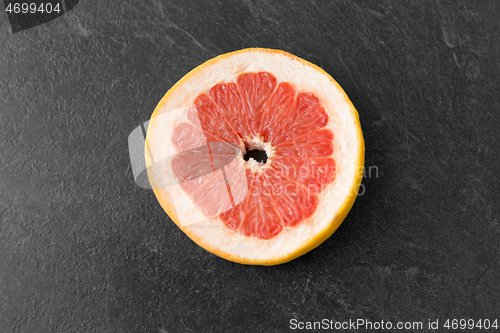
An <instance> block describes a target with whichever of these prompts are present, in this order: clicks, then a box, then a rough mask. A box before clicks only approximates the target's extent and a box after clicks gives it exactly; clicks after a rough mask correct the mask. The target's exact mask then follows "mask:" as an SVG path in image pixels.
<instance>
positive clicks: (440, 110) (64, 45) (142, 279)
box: [0, 0, 500, 333]
mask: <svg viewBox="0 0 500 333" xmlns="http://www.w3.org/2000/svg"><path fill="white" fill-rule="evenodd" d="M0 6H3V5H0ZM499 17H500V6H499V2H498V1H403V2H402V1H368V2H366V1H276V2H271V1H258V0H248V1H241V2H238V1H214V2H209V1H192V0H191V1H189V0H187V1H160V0H155V1H153V0H147V1H132V2H129V1H125V2H123V1H113V2H111V1H103V0H99V1H80V3H79V4H78V5H77V6H76V7H75V8H74V9H73V10H72V11H71V12H69V13H68V14H67V15H65V16H63V17H60V18H58V19H56V20H54V21H51V22H49V23H47V24H45V25H42V26H39V27H36V28H33V29H30V30H26V31H22V32H19V33H16V34H13V33H12V32H11V30H10V27H9V25H8V22H7V21H6V15H5V13H4V12H2V13H1V14H0V19H1V21H0V22H1V23H0V253H1V255H0V332H5V333H9V332H23V333H24V332H105V333H107V332H120V333H123V332H158V333H165V332H168V333H171V332H287V331H289V330H290V328H289V327H290V319H292V318H296V319H298V320H300V321H314V320H322V319H323V318H327V319H333V320H339V321H340V320H349V319H353V320H355V319H358V318H364V319H368V320H371V321H381V320H384V321H393V322H396V321H423V322H424V323H427V321H428V319H440V322H442V321H443V320H445V319H447V318H467V319H468V318H473V319H481V318H483V319H484V318H490V319H493V318H498V319H499V320H500V226H499V216H500V215H499V205H498V202H499V199H500V193H499V173H498V170H499V167H500V157H499V148H500V147H499V137H498V135H499V134H498V128H499V126H500V115H499V110H500V98H499V91H500V77H499V74H500V20H499ZM252 46H259V47H270V48H277V49H283V50H286V51H288V52H291V53H293V54H295V55H297V56H299V57H302V58H304V59H307V60H309V61H311V62H313V63H315V64H317V65H319V66H321V67H323V68H324V69H325V70H326V71H327V72H328V73H330V74H331V75H332V76H333V77H334V78H335V79H336V80H337V81H338V82H339V83H340V85H341V86H342V87H343V88H344V89H345V91H346V93H347V94H348V95H349V97H350V98H351V100H352V102H353V104H354V105H355V106H356V108H357V109H358V111H359V114H360V119H361V125H362V128H363V131H364V136H365V140H366V166H367V168H369V167H371V175H370V174H368V173H367V175H366V176H367V177H366V178H365V179H364V180H363V185H364V187H365V188H364V189H365V193H364V195H362V196H360V197H359V198H358V199H357V201H356V203H355V204H354V206H353V208H352V211H351V213H350V214H349V215H348V217H347V219H346V220H345V221H344V223H343V224H342V226H341V227H340V228H339V229H338V231H337V232H336V233H335V234H334V235H333V236H332V237H331V238H330V239H329V240H327V241H326V242H325V243H324V244H323V245H321V246H320V247H319V248H317V249H315V250H314V251H312V252H310V253H309V254H307V255H304V256H303V257H301V258H299V259H296V260H294V261H293V262H291V263H288V264H284V265H280V266H277V267H249V266H242V265H238V264H234V263H231V262H228V261H225V260H223V259H220V258H218V257H216V256H214V255H212V254H210V253H208V252H206V251H205V250H203V249H201V248H199V247H198V246H197V245H195V244H194V243H193V242H192V241H191V240H189V239H188V238H187V237H186V236H185V235H184V234H183V233H182V232H181V231H180V230H179V229H178V228H177V227H176V226H175V225H174V224H173V223H172V222H171V221H170V220H169V218H168V217H167V215H166V214H165V213H164V212H163V210H162V209H161V207H160V206H159V204H158V202H157V201H156V199H155V197H154V194H153V192H152V191H148V190H143V189H140V188H138V187H137V186H136V185H135V184H134V180H133V177H132V171H131V167H130V162H129V157H128V148H127V138H128V135H129V133H130V132H131V131H132V130H133V129H134V128H135V127H136V126H138V125H139V124H140V123H141V122H142V121H145V120H147V119H148V117H149V116H150V115H151V113H152V111H153V109H154V107H155V106H156V104H157V103H158V101H159V100H160V99H161V97H162V96H163V94H164V93H165V92H166V91H167V90H168V89H169V88H170V87H171V86H172V85H173V84H174V83H175V82H176V81H177V80H179V79H180V78H181V77H182V76H183V75H184V74H185V73H187V72H188V71H190V70H191V69H193V68H194V67H195V66H197V65H199V64H201V63H202V62H204V61H206V60H208V59H210V58H212V57H214V56H216V55H219V54H221V53H225V52H229V51H233V50H237V49H241V48H245V47H252ZM377 172H378V173H377Z"/></svg>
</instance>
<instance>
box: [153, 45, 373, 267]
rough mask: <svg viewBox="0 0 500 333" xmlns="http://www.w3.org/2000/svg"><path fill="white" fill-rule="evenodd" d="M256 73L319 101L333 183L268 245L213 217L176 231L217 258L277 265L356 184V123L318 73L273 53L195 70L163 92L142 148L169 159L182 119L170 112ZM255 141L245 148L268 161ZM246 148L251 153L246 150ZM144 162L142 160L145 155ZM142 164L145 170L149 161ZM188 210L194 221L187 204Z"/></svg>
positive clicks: (157, 178)
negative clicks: (329, 136)
mask: <svg viewBox="0 0 500 333" xmlns="http://www.w3.org/2000/svg"><path fill="white" fill-rule="evenodd" d="M260 71H266V72H269V73H272V74H273V75H274V76H275V77H276V78H277V79H278V81H279V82H282V81H285V82H289V83H291V84H292V85H293V86H294V87H295V89H296V90H297V92H302V91H304V92H312V93H314V94H315V95H316V96H317V97H318V98H319V99H320V100H321V101H322V103H323V105H324V107H325V109H326V111H327V113H328V115H329V123H328V125H327V127H326V128H328V129H330V130H331V131H332V132H333V134H334V137H335V139H334V153H333V154H332V157H333V158H334V160H335V162H336V164H337V169H336V172H337V174H336V178H335V181H334V182H333V183H331V184H330V185H328V186H327V187H326V188H325V189H324V190H323V191H322V192H321V193H320V194H319V195H318V198H319V200H320V201H319V205H318V207H317V209H316V211H315V213H314V214H313V216H312V217H310V218H309V219H307V220H306V221H303V222H302V223H301V224H300V225H298V226H296V227H284V228H283V231H282V232H281V233H279V234H278V235H277V236H276V237H274V238H272V239H270V240H263V239H260V238H256V237H248V236H244V235H242V234H240V233H239V232H235V231H233V230H230V229H229V228H227V227H226V226H225V225H224V224H223V223H222V222H221V221H219V220H218V218H216V217H214V218H211V219H209V220H206V221H204V222H203V223H199V224H193V225H190V226H186V227H183V228H182V229H183V230H184V231H185V232H186V233H188V235H189V236H190V237H191V238H193V240H195V241H197V242H198V243H199V244H200V243H202V244H204V245H206V246H207V247H209V248H217V249H218V251H219V252H221V253H224V254H227V255H228V256H233V257H237V258H241V260H247V261H249V262H252V261H259V260H272V259H273V258H276V259H279V258H282V257H286V256H287V255H289V254H290V253H293V252H295V251H297V249H299V248H300V247H302V246H303V245H304V244H305V243H307V242H308V241H309V240H311V239H313V238H314V237H315V236H317V235H318V234H319V233H321V232H323V231H324V230H325V229H326V228H328V227H329V226H330V225H331V224H332V223H336V222H335V221H336V218H337V213H338V212H339V210H340V209H341V207H342V206H343V205H344V203H345V201H346V200H347V198H348V197H349V196H351V195H352V194H353V193H351V191H352V188H353V187H354V185H355V183H356V182H357V179H358V178H357V173H358V172H359V170H357V165H359V156H360V154H359V151H360V149H362V145H363V143H362V142H361V141H360V140H359V139H358V135H357V131H358V130H359V129H358V126H357V119H356V116H355V114H353V112H352V106H351V104H350V102H349V101H348V100H347V99H346V96H345V94H344V93H343V92H342V91H341V90H339V88H338V87H337V86H336V85H335V84H334V83H333V82H332V81H331V80H330V78H329V77H328V76H327V75H325V74H324V73H323V72H321V71H319V70H318V69H316V68H314V67H311V66H309V65H306V64H304V63H303V62H301V61H298V60H296V59H294V58H291V57H288V56H285V55H283V54H279V53H267V52H241V53H236V54H234V55H232V56H231V57H227V58H223V59H221V60H219V61H218V62H214V63H213V64H212V65H211V66H205V67H203V68H200V69H198V70H197V73H196V75H195V76H194V77H188V78H187V79H185V80H183V81H181V82H180V83H179V84H178V85H176V86H175V87H174V88H173V89H172V90H171V91H170V92H169V94H170V95H169V98H168V102H167V103H166V104H164V105H161V107H159V108H158V109H157V110H156V112H155V115H154V117H153V118H152V119H151V121H150V123H149V128H148V134H147V145H148V147H149V148H150V149H151V150H152V154H153V156H159V157H163V158H165V157H168V156H172V155H173V154H175V150H174V149H173V148H172V147H173V146H172V142H171V137H170V135H171V131H172V128H173V127H175V125H176V124H177V123H178V122H179V121H182V120H185V119H183V117H182V115H181V116H170V114H169V112H170V111H178V110H183V109H184V110H185V109H186V108H187V107H189V106H191V105H192V104H193V101H194V99H195V98H196V97H197V96H198V95H199V94H201V93H206V92H207V91H208V90H209V89H210V88H211V87H212V86H214V85H215V84H217V83H220V82H230V81H235V80H236V78H237V77H238V75H240V74H241V73H245V72H260ZM181 113H182V112H181ZM162 116H165V117H162ZM165 119H168V121H165ZM259 141H260V140H258V139H255V140H250V141H249V142H250V144H251V145H253V144H255V147H256V148H257V149H262V148H263V149H264V150H266V153H267V154H268V158H271V156H272V154H273V151H272V147H270V145H268V146H266V145H265V144H264V146H263V147H262V142H261V141H260V142H259ZM248 147H249V148H251V146H250V145H249V146H248ZM146 156H147V157H146V158H148V155H146ZM239 158H240V157H239ZM241 160H242V159H241ZM168 161H169V160H168V159H167V160H164V165H165V164H166V163H167V164H168V163H169V162H168ZM170 161H171V160H170ZM243 162H244V163H246V164H247V166H248V167H250V168H255V169H257V168H261V167H262V165H260V164H261V163H258V162H256V161H254V162H255V163H256V164H252V163H248V162H245V161H243ZM148 163H149V164H151V161H150V160H149V161H148ZM167 173H169V166H168V165H165V168H164V172H163V173H161V172H150V173H149V179H150V183H151V185H152V186H153V188H160V187H162V186H161V184H162V183H163V182H164V178H165V175H166V174H167ZM157 192H158V193H157V195H165V196H167V197H168V196H169V195H181V194H180V192H178V191H177V193H175V191H172V188H170V189H168V188H167V189H162V190H157ZM185 204H186V207H187V206H190V203H189V202H186V203H185ZM189 210H192V213H193V214H198V215H199V212H196V207H195V206H194V205H192V203H191V206H190V208H189Z"/></svg>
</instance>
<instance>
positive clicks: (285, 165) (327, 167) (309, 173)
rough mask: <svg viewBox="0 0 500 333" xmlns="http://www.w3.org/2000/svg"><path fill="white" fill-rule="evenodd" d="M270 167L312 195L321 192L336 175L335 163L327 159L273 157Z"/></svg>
mask: <svg viewBox="0 0 500 333" xmlns="http://www.w3.org/2000/svg"><path fill="white" fill-rule="evenodd" d="M271 167H273V168H274V169H276V170H277V171H279V172H281V173H282V174H284V175H286V176H287V177H289V178H292V179H293V180H295V181H296V182H298V183H300V184H302V185H304V186H306V187H307V188H308V189H309V190H310V191H312V192H313V193H319V192H321V191H322V190H323V189H324V188H325V187H326V186H327V185H328V184H330V183H331V182H333V181H334V179H335V174H336V166H335V161H334V160H333V159H332V158H328V157H311V158H302V157H285V156H275V157H274V159H273V163H272V165H271Z"/></svg>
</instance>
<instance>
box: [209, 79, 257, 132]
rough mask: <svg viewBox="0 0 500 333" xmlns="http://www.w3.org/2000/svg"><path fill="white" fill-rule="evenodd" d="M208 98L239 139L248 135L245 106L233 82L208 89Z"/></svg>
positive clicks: (248, 127) (248, 128)
mask: <svg viewBox="0 0 500 333" xmlns="http://www.w3.org/2000/svg"><path fill="white" fill-rule="evenodd" d="M210 96H211V97H212V100H213V101H214V102H215V104H216V105H217V107H218V110H219V112H220V114H221V115H222V116H223V117H224V119H225V120H226V121H227V122H228V123H229V124H231V125H232V126H233V128H234V130H235V131H236V134H238V136H239V137H240V138H245V137H247V136H248V135H250V126H249V123H250V121H249V120H248V111H247V107H248V106H247V105H246V103H244V102H243V99H242V96H241V92H240V89H239V88H238V85H237V84H236V83H234V82H230V83H220V84H217V85H215V86H214V87H212V89H210Z"/></svg>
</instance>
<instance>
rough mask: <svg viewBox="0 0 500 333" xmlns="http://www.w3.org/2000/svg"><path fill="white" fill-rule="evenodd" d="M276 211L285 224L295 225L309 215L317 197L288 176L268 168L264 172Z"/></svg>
mask: <svg viewBox="0 0 500 333" xmlns="http://www.w3.org/2000/svg"><path fill="white" fill-rule="evenodd" d="M264 175H265V178H266V182H267V184H268V188H269V190H270V191H271V195H270V196H271V198H272V200H273V202H274V205H275V207H276V210H277V213H278V214H279V216H280V217H281V219H282V220H283V223H284V224H285V225H287V226H295V225H297V224H299V223H301V222H303V221H304V220H305V219H307V218H308V217H310V216H311V215H312V214H313V213H314V211H315V210H316V207H317V206H318V198H317V196H316V195H314V194H313V193H311V192H309V190H308V189H307V188H306V187H304V186H303V185H300V184H299V183H297V182H294V181H293V180H291V179H290V178H289V177H286V176H285V175H283V174H281V173H280V172H278V171H276V170H274V169H272V168H269V169H268V170H266V172H265V173H264Z"/></svg>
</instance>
